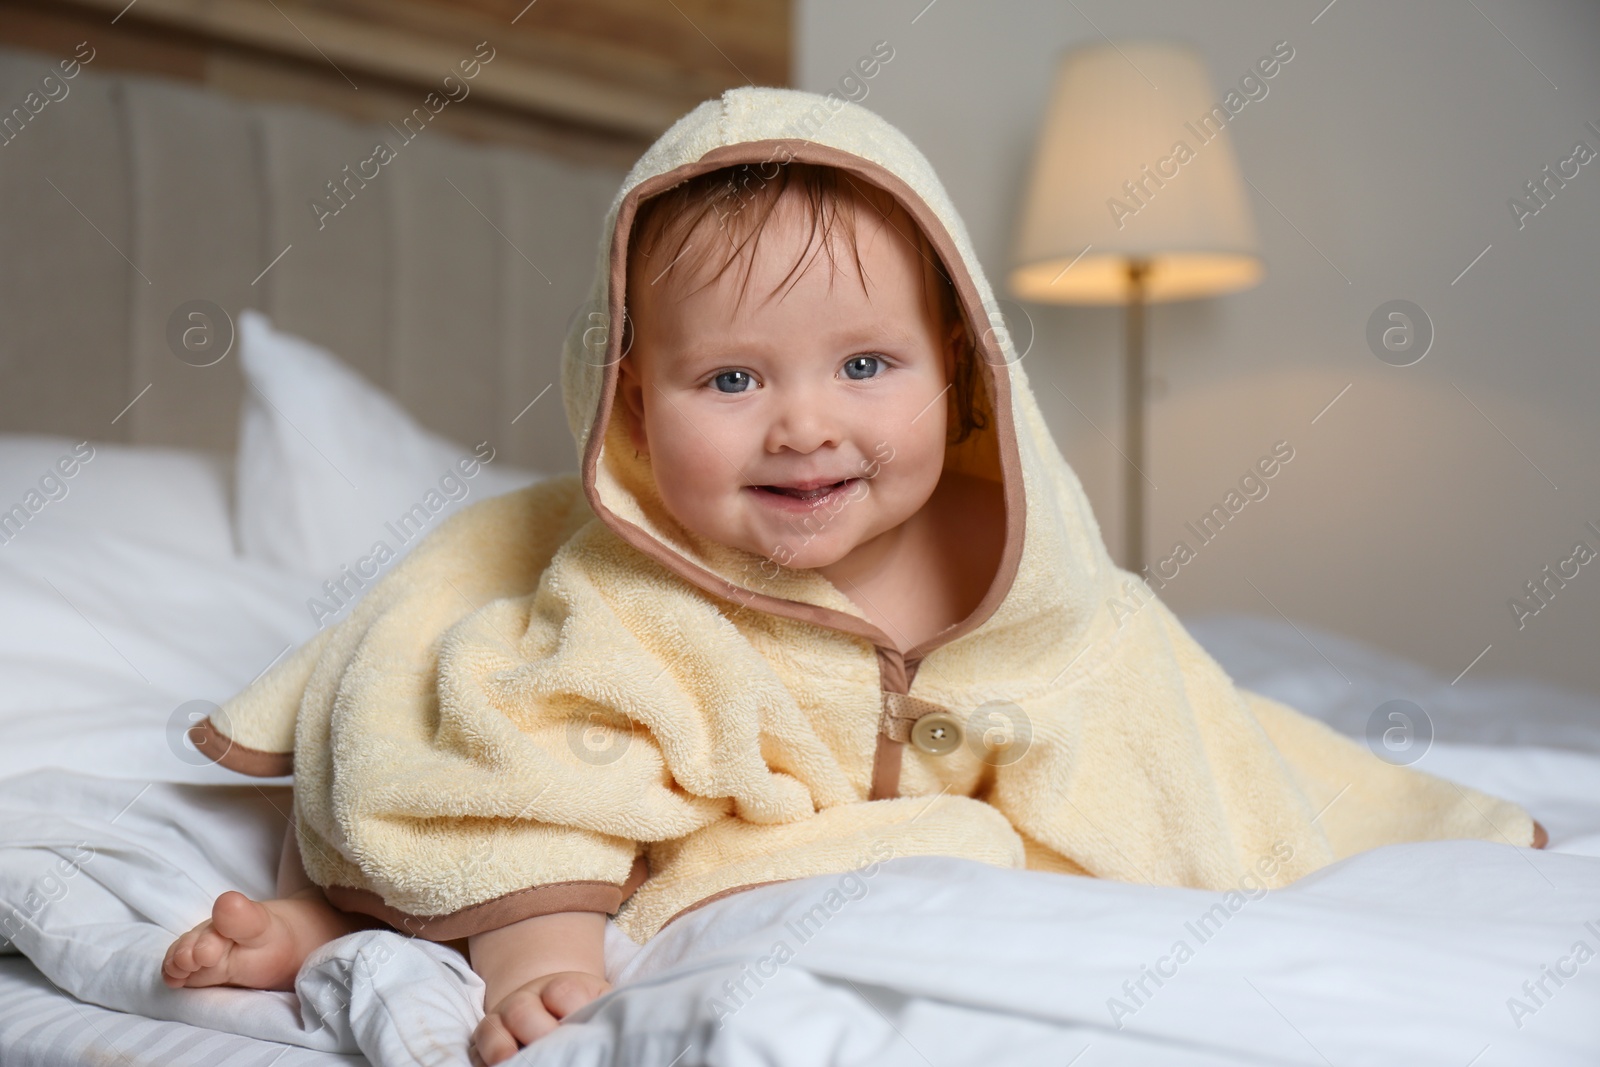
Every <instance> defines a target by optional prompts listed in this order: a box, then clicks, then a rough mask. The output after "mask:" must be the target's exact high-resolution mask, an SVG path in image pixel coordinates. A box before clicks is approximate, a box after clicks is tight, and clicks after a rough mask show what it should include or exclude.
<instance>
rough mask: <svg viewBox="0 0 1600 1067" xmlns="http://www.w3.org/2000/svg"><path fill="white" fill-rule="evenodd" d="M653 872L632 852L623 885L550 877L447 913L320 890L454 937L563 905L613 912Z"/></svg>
mask: <svg viewBox="0 0 1600 1067" xmlns="http://www.w3.org/2000/svg"><path fill="white" fill-rule="evenodd" d="M649 876H650V866H649V864H648V863H646V862H645V858H644V856H642V855H640V856H635V857H634V860H633V869H632V870H630V871H629V872H628V878H627V880H626V881H624V882H623V883H622V884H621V885H620V886H619V885H616V884H614V883H612V882H601V881H573V882H551V883H550V884H548V885H536V886H529V887H528V888H527V889H518V890H516V891H515V892H512V893H506V894H505V895H503V896H498V897H495V898H494V899H493V900H486V901H484V902H483V903H482V904H473V905H471V906H470V907H466V908H462V909H461V910H460V911H452V912H449V913H447V914H443V915H411V914H409V913H407V912H403V911H401V910H400V909H399V908H392V907H390V906H389V905H387V904H385V903H384V902H383V898H382V897H380V896H379V895H378V894H376V893H374V892H373V891H372V890H370V889H356V888H354V887H353V886H347V885H330V886H324V887H323V890H322V891H323V894H324V895H325V896H327V898H328V902H329V903H330V904H332V905H333V906H334V907H336V908H340V909H342V910H344V911H353V912H358V913H360V914H362V915H371V916H372V917H374V918H376V919H382V920H383V921H384V922H386V923H388V924H389V925H390V926H392V927H394V928H395V929H396V930H398V931H400V932H401V933H404V934H411V935H413V936H416V937H420V938H422V939H423V940H425V941H455V940H457V939H459V938H463V937H471V936H472V935H473V934H481V933H483V932H485V931H487V930H498V929H499V928H500V927H502V926H510V925H511V924H512V923H514V922H520V921H522V920H523V919H531V918H534V917H535V916H538V915H551V914H554V913H556V912H559V911H599V912H604V913H605V914H607V915H615V914H616V913H617V909H618V908H620V907H622V902H623V901H625V900H627V899H628V898H629V897H631V896H632V895H633V891H634V890H635V889H638V888H639V886H640V885H641V884H642V883H643V882H644V880H645V879H646V878H648V877H649Z"/></svg>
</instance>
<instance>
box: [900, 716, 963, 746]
mask: <svg viewBox="0 0 1600 1067" xmlns="http://www.w3.org/2000/svg"><path fill="white" fill-rule="evenodd" d="M911 743H912V744H913V745H916V746H917V748H918V749H919V750H921V751H923V752H926V753H927V754H928V755H930V756H943V755H947V754H948V753H951V752H954V751H955V750H956V749H958V748H960V747H961V724H960V723H959V722H957V721H956V720H955V719H954V718H952V717H951V716H949V715H947V714H945V713H944V712H941V711H936V712H933V713H931V714H929V715H924V716H923V717H922V718H920V719H918V720H917V722H916V725H915V726H913V727H911Z"/></svg>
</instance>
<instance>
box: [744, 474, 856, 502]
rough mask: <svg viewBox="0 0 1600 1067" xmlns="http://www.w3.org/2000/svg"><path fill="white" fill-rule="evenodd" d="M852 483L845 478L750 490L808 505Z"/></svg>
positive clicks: (768, 486)
mask: <svg viewBox="0 0 1600 1067" xmlns="http://www.w3.org/2000/svg"><path fill="white" fill-rule="evenodd" d="M854 481H855V479H854V478H845V479H843V480H842V481H837V482H825V483H822V484H817V483H801V484H799V485H756V486H751V488H753V489H755V490H757V491H758V492H762V493H767V494H770V495H773V496H783V497H788V498H789V499H791V500H798V501H800V502H802V503H806V504H810V503H815V502H817V501H820V500H823V499H824V498H826V497H828V496H829V495H831V494H833V493H835V492H838V491H839V490H841V489H845V488H848V487H849V485H850V484H851V483H852V482H854Z"/></svg>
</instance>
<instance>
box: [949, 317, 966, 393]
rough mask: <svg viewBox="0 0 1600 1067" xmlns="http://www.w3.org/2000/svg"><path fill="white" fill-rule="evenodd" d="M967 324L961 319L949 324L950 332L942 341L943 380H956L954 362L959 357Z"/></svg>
mask: <svg viewBox="0 0 1600 1067" xmlns="http://www.w3.org/2000/svg"><path fill="white" fill-rule="evenodd" d="M966 334H967V324H966V323H965V322H963V321H962V320H961V319H959V318H958V319H956V321H954V322H952V323H951V324H950V330H949V332H948V333H947V334H945V339H944V380H945V381H947V382H953V381H955V380H956V362H957V360H958V358H959V357H960V355H961V342H962V340H963V339H964V338H965V337H966Z"/></svg>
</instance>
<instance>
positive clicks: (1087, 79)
mask: <svg viewBox="0 0 1600 1067" xmlns="http://www.w3.org/2000/svg"><path fill="white" fill-rule="evenodd" d="M1249 77H1250V79H1251V80H1250V85H1253V86H1258V87H1259V88H1257V89H1254V90H1252V93H1258V94H1259V96H1254V95H1253V96H1251V97H1246V95H1245V94H1244V93H1243V92H1238V91H1234V92H1230V93H1228V94H1227V95H1226V96H1225V97H1224V96H1218V95H1216V94H1215V92H1214V90H1213V88H1212V85H1211V79H1210V77H1209V75H1208V74H1207V72H1206V65H1205V61H1204V60H1203V59H1202V58H1201V57H1200V55H1199V54H1198V53H1197V52H1196V51H1195V50H1194V49H1193V48H1192V47H1190V46H1189V45H1186V44H1183V43H1180V42H1176V41H1126V42H1118V43H1116V44H1114V45H1113V44H1111V43H1106V44H1098V45H1091V46H1085V47H1081V48H1074V49H1071V50H1069V51H1068V52H1066V53H1065V54H1064V55H1063V56H1062V58H1061V62H1060V66H1059V67H1058V69H1057V71H1056V79H1055V87H1054V91H1053V93H1052V96H1051V99H1050V102H1049V105H1048V107H1047V109H1046V112H1045V118H1044V123H1043V126H1042V127H1041V129H1040V134H1039V142H1038V146H1037V149H1036V152H1035V156H1034V163H1033V171H1032V175H1031V177H1030V180H1029V184H1028V194H1027V202H1026V209H1025V210H1024V211H1023V213H1022V217H1021V220H1020V224H1019V230H1018V234H1017V240H1016V245H1015V247H1016V255H1015V258H1014V260H1013V263H1014V268H1013V270H1012V272H1011V275H1010V285H1011V290H1012V293H1013V294H1014V295H1015V296H1017V297H1018V298H1020V299H1023V300H1035V301H1040V302H1046V303H1072V304H1105V303H1121V302H1122V301H1124V300H1125V299H1127V298H1128V296H1129V292H1130V285H1131V283H1130V280H1129V270H1128V267H1129V263H1130V261H1139V262H1142V263H1143V264H1144V266H1145V273H1144V276H1143V279H1142V285H1143V289H1144V292H1143V298H1144V299H1145V300H1148V301H1164V300H1184V299H1190V298H1195V297H1202V296H1213V295H1217V294H1221V293H1227V292H1233V291H1235V290H1238V289H1244V288H1247V287H1249V286H1251V285H1254V284H1255V283H1256V282H1257V281H1259V280H1260V278H1261V273H1262V268H1261V258H1260V253H1259V243H1258V239H1257V236H1256V230H1255V223H1254V221H1253V219H1252V217H1251V213H1250V205H1249V201H1248V199H1247V197H1246V195H1245V191H1244V185H1243V181H1242V179H1241V178H1240V175H1239V163H1238V159H1237V157H1236V156H1235V155H1234V151H1233V145H1232V143H1231V138H1230V137H1229V136H1228V135H1227V134H1228V131H1227V127H1228V125H1229V123H1230V122H1231V121H1232V120H1233V118H1234V117H1235V116H1236V115H1237V114H1238V113H1240V112H1242V111H1243V109H1244V107H1245V106H1246V105H1247V104H1248V102H1249V100H1250V99H1259V98H1262V97H1264V96H1265V92H1266V89H1265V86H1266V83H1265V82H1263V81H1261V79H1260V78H1258V77H1255V75H1254V73H1253V72H1252V74H1251V75H1250V76H1249ZM1152 83H1153V84H1152ZM1229 105H1232V107H1233V108H1234V109H1236V110H1230V107H1229ZM1086 249H1087V250H1086Z"/></svg>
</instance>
